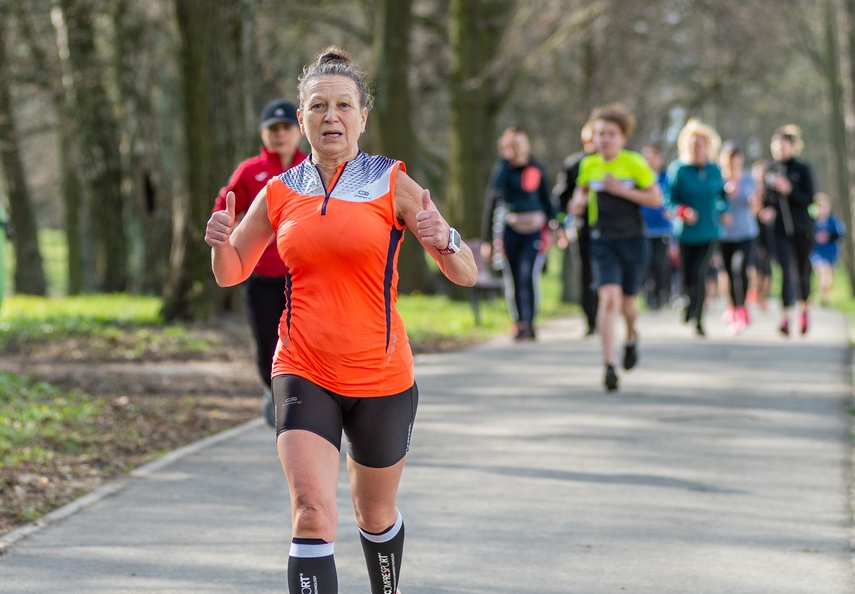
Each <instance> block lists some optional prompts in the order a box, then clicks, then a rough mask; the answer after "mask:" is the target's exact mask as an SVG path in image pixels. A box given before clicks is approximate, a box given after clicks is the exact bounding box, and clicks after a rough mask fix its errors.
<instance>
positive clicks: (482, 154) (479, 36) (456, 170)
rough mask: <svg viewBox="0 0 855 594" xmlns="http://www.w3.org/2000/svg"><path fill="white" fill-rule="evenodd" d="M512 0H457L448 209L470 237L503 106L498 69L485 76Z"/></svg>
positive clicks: (453, 10)
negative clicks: (498, 85)
mask: <svg viewBox="0 0 855 594" xmlns="http://www.w3.org/2000/svg"><path fill="white" fill-rule="evenodd" d="M513 7H514V3H513V2H512V1H510V0H491V1H488V0H452V1H451V7H450V29H449V46H450V50H451V67H450V68H451V69H450V77H449V78H450V81H449V83H450V87H451V116H450V121H449V126H450V131H451V136H450V139H449V150H448V190H447V193H446V205H445V208H446V213H447V216H448V219H449V221H450V222H451V224H452V225H455V226H457V227H458V229H459V230H460V232H461V234H463V236H464V237H477V236H478V234H479V232H480V226H481V225H480V221H481V210H482V208H483V206H482V205H483V202H482V200H483V195H484V180H486V179H487V178H488V177H489V174H490V166H491V163H492V162H493V161H494V160H495V157H496V155H495V152H496V150H495V139H494V131H495V128H496V116H497V115H498V112H499V108H500V107H501V105H500V103H499V100H500V97H499V94H498V90H497V89H496V81H497V76H496V75H497V74H498V73H496V74H493V73H490V74H491V75H488V76H485V73H486V72H487V66H488V64H489V63H490V61H491V60H492V59H494V58H495V57H496V55H497V53H498V49H499V46H500V44H501V41H502V36H503V35H504V33H505V30H506V28H507V27H508V25H509V24H510V18H511V16H512V14H513V12H512V10H513Z"/></svg>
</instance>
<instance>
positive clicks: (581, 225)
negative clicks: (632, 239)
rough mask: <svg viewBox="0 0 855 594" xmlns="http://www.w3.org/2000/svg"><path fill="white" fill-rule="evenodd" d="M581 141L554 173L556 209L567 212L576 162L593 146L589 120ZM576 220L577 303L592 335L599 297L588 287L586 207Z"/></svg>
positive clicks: (566, 254)
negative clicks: (556, 173) (578, 281)
mask: <svg viewBox="0 0 855 594" xmlns="http://www.w3.org/2000/svg"><path fill="white" fill-rule="evenodd" d="M580 139H581V141H582V150H581V151H579V152H576V153H573V154H571V155H570V156H568V157H567V158H566V159H564V168H563V170H562V171H561V173H560V174H559V175H558V179H557V181H556V184H555V187H554V188H553V189H552V195H553V196H554V197H555V198H556V201H557V202H558V208H559V211H560V212H563V213H567V208H568V205H569V204H570V200H572V199H573V192H574V191H575V190H576V178H577V177H579V163H581V161H582V159H584V158H585V157H586V156H587V155H590V154H591V153H593V152H594V151H595V150H596V147H595V146H594V127H593V126H592V125H591V124H590V122H588V123H586V124H585V125H584V126H582V132H581V133H580ZM574 222H575V224H576V238H577V241H578V244H579V263H580V265H581V269H582V270H581V277H582V278H581V283H582V287H581V294H582V297H581V302H582V303H581V305H582V311H583V312H584V313H585V320H586V322H587V330H586V332H585V334H586V336H592V335H593V334H594V333H595V332H596V331H597V306H598V304H599V297H597V291H596V290H595V289H593V288H592V286H591V283H592V281H593V278H594V276H593V272H592V271H591V226H590V225H589V224H588V213H587V208H586V209H585V213H583V214H582V215H580V216H579V217H574ZM571 257H572V252H571V250H566V251H565V252H564V258H565V260H566V259H568V258H571Z"/></svg>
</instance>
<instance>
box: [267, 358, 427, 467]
mask: <svg viewBox="0 0 855 594" xmlns="http://www.w3.org/2000/svg"><path fill="white" fill-rule="evenodd" d="M272 387H273V403H274V406H275V407H276V437H277V438H278V437H279V435H280V434H281V433H282V432H284V431H289V430H291V429H304V430H306V431H311V432H312V433H316V434H318V435H320V436H321V437H323V438H324V439H326V440H327V441H329V442H330V443H331V444H333V445H334V446H335V447H336V448H337V449H339V450H341V434H342V431H344V434H345V435H346V436H347V440H348V444H349V447H348V454H349V455H350V457H351V458H353V460H354V461H355V462H358V463H359V464H362V465H363V466H369V467H371V468H387V467H389V466H392V465H393V464H395V463H397V462H398V461H400V460H401V459H402V458H403V457H404V456H406V455H407V452H408V451H409V449H410V436H411V435H412V431H413V422H414V421H415V419H416V409H417V408H418V404H419V390H418V387H417V386H416V384H413V385H412V387H410V388H409V389H407V390H404V391H403V392H401V393H400V394H394V395H392V396H378V397H376V398H353V397H349V396H342V395H340V394H336V393H335V392H331V391H330V390H327V389H325V388H322V387H321V386H319V385H317V384H316V383H314V382H312V381H309V380H307V379H305V378H302V377H299V376H296V375H278V376H276V377H274V378H273V386H272Z"/></svg>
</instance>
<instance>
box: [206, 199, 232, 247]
mask: <svg viewBox="0 0 855 594" xmlns="http://www.w3.org/2000/svg"><path fill="white" fill-rule="evenodd" d="M234 227H235V193H234V192H229V193H228V194H226V209H225V210H218V211H217V212H215V213H213V214H212V215H211V218H210V219H208V224H207V226H206V227H205V243H207V244H208V245H209V246H211V247H214V248H216V247H220V246H222V245H225V244H227V243H228V242H229V236H230V235H231V234H232V230H233V229H234Z"/></svg>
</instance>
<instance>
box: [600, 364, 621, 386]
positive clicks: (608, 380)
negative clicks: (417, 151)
mask: <svg viewBox="0 0 855 594" xmlns="http://www.w3.org/2000/svg"><path fill="white" fill-rule="evenodd" d="M603 384H604V385H605V386H606V391H608V392H614V391H615V390H617V389H618V376H617V373H615V368H614V365H606V377H605V379H604V380H603Z"/></svg>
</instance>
